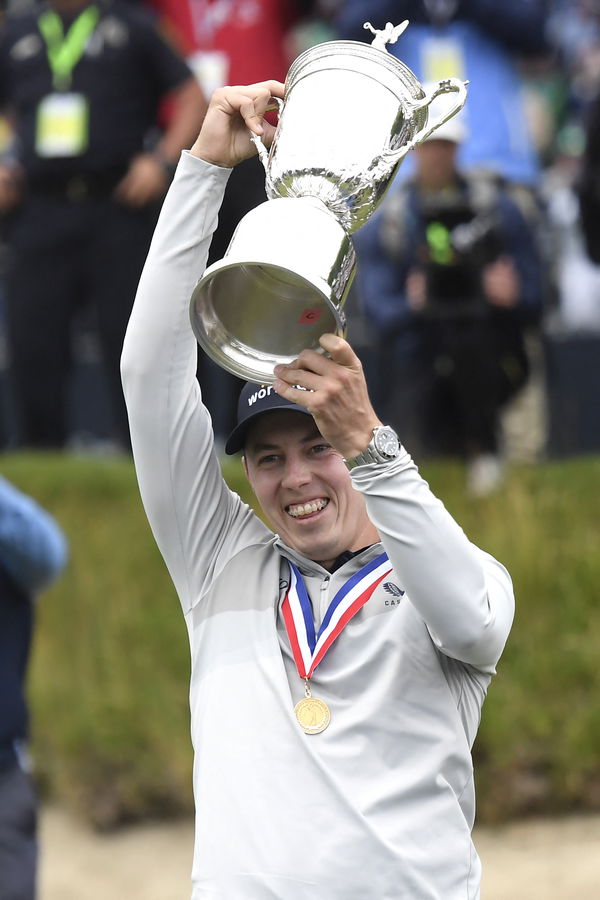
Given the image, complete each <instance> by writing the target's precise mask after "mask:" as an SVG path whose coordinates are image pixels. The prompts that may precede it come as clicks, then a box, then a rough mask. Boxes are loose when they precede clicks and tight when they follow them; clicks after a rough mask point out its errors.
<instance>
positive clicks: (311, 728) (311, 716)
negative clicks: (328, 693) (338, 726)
mask: <svg viewBox="0 0 600 900" xmlns="http://www.w3.org/2000/svg"><path fill="white" fill-rule="evenodd" d="M294 711H295V713H296V718H297V719H298V722H299V724H300V727H301V728H302V730H303V731H304V732H306V734H318V733H319V732H320V731H325V729H326V728H327V726H328V725H329V720H330V719H331V713H330V712H329V707H328V706H327V704H326V703H325V702H324V701H323V700H317V698H316V697H305V698H304V699H303V700H300V702H299V703H296V706H295V707H294Z"/></svg>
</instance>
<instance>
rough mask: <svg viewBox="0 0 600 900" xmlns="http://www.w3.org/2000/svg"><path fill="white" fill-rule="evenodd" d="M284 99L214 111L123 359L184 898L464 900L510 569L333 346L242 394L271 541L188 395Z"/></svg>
mask: <svg viewBox="0 0 600 900" xmlns="http://www.w3.org/2000/svg"><path fill="white" fill-rule="evenodd" d="M378 52H379V51H378ZM283 97H284V86H283V85H282V84H280V83H278V82H265V83H262V84H257V85H250V86H245V87H227V88H223V89H221V90H219V91H217V92H216V93H215V95H214V96H213V98H212V100H211V102H210V105H209V109H208V112H207V114H206V118H205V121H204V124H203V127H202V130H201V132H200V135H199V137H198V139H197V141H196V143H195V144H194V146H193V147H192V149H191V151H190V152H189V153H188V152H184V153H183V154H182V158H181V160H180V163H179V167H178V171H177V174H176V176H175V179H174V182H173V185H172V187H171V189H170V191H169V194H168V196H167V198H166V201H165V204H164V207H163V210H162V214H161V217H160V221H159V224H158V226H157V229H156V232H155V236H154V240H153V243H152V247H151V249H150V252H149V255H148V259H147V262H146V266H145V269H144V273H143V275H142V278H141V281H140V286H139V290H138V294H137V298H136V301H135V306H134V310H133V313H132V316H131V320H130V324H129V329H128V333H127V337H126V340H125V346H124V351H123V359H122V373H123V383H124V390H125V396H126V400H127V404H128V409H129V416H130V425H131V434H132V444H133V453H134V459H135V464H136V468H137V473H138V480H139V484H140V490H141V494H142V499H143V502H144V505H145V509H146V512H147V515H148V518H149V521H150V524H151V527H152V529H153V533H154V536H155V538H156V541H157V543H158V545H159V547H160V550H161V552H162V554H163V556H164V559H165V561H166V563H167V566H168V568H169V571H170V573H171V576H172V578H173V582H174V584H175V587H176V589H177V592H178V595H179V598H180V601H181V604H182V607H183V611H184V616H185V621H186V624H187V628H188V634H189V639H190V647H191V656H192V674H191V690H190V704H191V720H192V739H193V744H194V748H195V763H194V794H195V801H196V806H197V821H196V838H195V853H194V863H193V872H192V882H193V891H192V896H193V898H196V900H200V898H207V900H208V898H217V897H220V898H227V900H238V898H244V900H266V898H277V900H396V898H410V900H418V898H422V900H425V898H432V900H433V898H443V900H453V898H456V900H458V898H461V900H464V898H467V897H469V898H472V900H473V898H477V897H479V881H480V864H479V859H478V856H477V853H476V851H475V848H474V846H473V844H472V840H471V829H472V825H473V819H474V786H473V770H472V760H471V753H470V748H471V746H472V743H473V740H474V738H475V734H476V730H477V727H478V723H479V718H480V711H481V706H482V703H483V700H484V697H485V694H486V690H487V687H488V684H489V682H490V680H491V678H492V675H493V674H494V672H495V666H496V663H497V661H498V659H499V657H500V654H501V652H502V649H503V647H504V643H505V641H506V638H507V635H508V633H509V630H510V627H511V622H512V617H513V603H514V601H513V594H512V587H511V582H510V578H509V576H508V573H507V572H506V570H505V569H504V568H503V566H502V565H501V564H499V563H498V562H496V561H495V560H494V559H493V558H492V557H490V556H489V555H488V554H486V553H485V552H483V551H481V550H479V549H478V548H477V547H475V546H474V545H473V544H472V543H470V541H469V540H468V539H467V537H466V536H465V534H464V533H463V531H462V530H461V529H460V527H459V526H458V525H457V524H456V523H455V522H454V520H453V519H452V518H451V516H450V515H449V514H448V512H447V511H446V510H445V509H444V507H443V505H442V503H441V502H440V501H439V500H438V499H437V498H436V497H434V495H433V494H432V493H431V491H430V490H429V487H428V485H427V484H426V482H425V481H424V480H423V479H422V478H421V476H420V475H419V472H418V470H417V467H416V465H415V463H414V462H413V461H412V459H411V457H410V456H409V454H408V453H407V452H406V451H405V450H404V449H403V447H402V445H401V443H400V441H399V439H398V437H397V435H396V434H395V433H394V432H393V431H392V429H390V428H388V427H387V426H386V425H385V424H384V423H382V422H381V421H380V419H379V418H378V416H377V413H376V412H375V410H374V409H373V407H372V405H371V402H370V399H369V395H368V391H367V386H366V383H365V379H364V376H363V372H362V368H361V365H360V362H359V360H358V358H357V356H356V354H355V353H354V351H353V350H352V348H351V347H350V345H349V344H348V343H347V342H346V341H345V340H344V338H343V337H342V336H341V334H339V333H337V334H335V333H323V334H322V335H321V336H320V338H319V340H318V342H317V343H316V345H315V346H312V345H311V346H308V347H306V348H305V349H302V350H301V351H300V352H299V353H298V354H297V355H295V356H294V357H293V358H292V359H288V358H287V357H286V355H285V354H283V360H284V361H283V362H281V363H275V366H271V370H273V369H274V371H271V373H270V374H271V378H270V382H269V381H268V379H265V380H264V382H263V383H253V382H252V380H250V381H249V382H248V384H247V385H246V386H245V387H244V389H243V390H242V393H241V396H240V403H239V411H238V424H237V426H236V428H235V429H234V431H233V432H232V434H231V435H230V437H229V440H228V443H227V451H228V452H230V453H234V452H237V451H239V450H241V451H242V452H243V462H244V467H245V471H246V474H247V477H248V479H249V482H250V484H251V486H252V488H253V490H254V493H255V495H256V498H257V501H258V503H259V504H260V507H261V509H262V511H263V513H264V516H265V518H267V519H268V520H269V521H270V523H271V525H272V528H273V530H271V528H269V527H267V525H265V524H264V522H263V521H262V520H261V519H260V518H258V517H257V516H256V515H255V514H254V513H253V512H252V511H251V510H250V509H249V508H248V507H247V506H246V505H245V504H244V503H243V502H242V501H241V500H240V498H239V497H238V496H237V495H236V494H234V493H233V492H232V491H230V489H229V488H228V487H227V485H226V484H225V482H224V480H223V478H222V475H221V471H220V466H219V461H218V457H217V455H216V453H215V452H214V445H213V435H212V430H211V423H210V417H209V415H208V413H207V411H206V409H205V408H204V407H203V405H202V400H201V396H200V388H199V385H198V383H197V381H196V378H195V372H196V349H197V346H196V341H195V339H194V332H193V331H192V328H191V326H190V313H189V304H190V296H191V295H192V294H193V293H194V291H195V286H196V283H197V278H198V273H199V272H200V273H201V272H202V268H203V266H204V264H205V260H206V256H207V253H208V247H209V243H210V239H211V234H212V233H213V231H214V228H215V226H216V222H217V213H218V208H219V205H220V202H221V199H222V196H223V191H224V188H225V185H226V182H227V179H228V176H229V173H230V171H231V168H232V167H233V166H234V165H235V164H236V163H238V162H240V161H241V160H242V159H245V158H248V157H249V156H251V155H252V154H254V153H255V152H256V141H254V140H251V137H250V134H251V135H252V137H253V138H259V139H260V143H261V144H262V145H263V146H265V145H266V146H269V145H271V142H272V140H273V136H274V133H275V129H274V127H273V126H272V125H270V124H269V123H268V122H267V121H266V120H265V119H264V116H265V113H266V111H267V109H268V108H269V107H271V106H272V103H273V98H280V99H281V98H283ZM363 115H364V113H363V110H360V109H357V113H356V123H355V124H356V126H357V127H358V126H359V125H361V127H364V128H367V127H368V124H367V123H366V122H365V123H364V124H363V123H361V122H360V120H361V119H362V118H363ZM249 132H250V134H249ZM313 139H314V140H315V141H318V140H319V134H313ZM268 202H272V201H268ZM274 202H278V201H274ZM251 278H252V275H251V274H248V279H249V280H251ZM290 280H291V279H290V278H289V277H288V278H287V282H286V283H289V282H290ZM235 299H236V301H237V303H238V304H239V305H240V316H243V305H244V296H243V294H242V295H240V296H237V297H236V298H235ZM282 302H283V303H285V296H284V297H283V299H282ZM192 316H193V314H192ZM257 327H258V326H257ZM268 327H269V323H268V322H266V323H265V329H268ZM274 355H275V356H276V353H275V351H274ZM255 357H256V358H257V359H258V358H259V357H260V354H258V353H257V354H255ZM252 364H253V363H252ZM249 365H250V364H249ZM258 381H259V380H257V382H258Z"/></svg>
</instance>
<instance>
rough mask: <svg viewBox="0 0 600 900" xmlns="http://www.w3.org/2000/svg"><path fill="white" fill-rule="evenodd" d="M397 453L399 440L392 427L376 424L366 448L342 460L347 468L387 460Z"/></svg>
mask: <svg viewBox="0 0 600 900" xmlns="http://www.w3.org/2000/svg"><path fill="white" fill-rule="evenodd" d="M399 455H400V440H399V439H398V435H397V434H396V432H395V431H394V429H393V428H390V426H389V425H378V426H377V427H376V428H374V429H373V437H372V438H371V440H370V441H369V444H368V446H367V448H366V449H365V450H363V451H362V453H359V454H358V455H357V456H353V457H352V459H345V460H344V462H345V463H346V466H347V467H348V468H349V469H354V468H356V466H366V465H369V463H384V462H389V461H390V460H391V459H396V457H397V456H399Z"/></svg>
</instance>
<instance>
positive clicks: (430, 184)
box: [359, 116, 543, 495]
mask: <svg viewBox="0 0 600 900" xmlns="http://www.w3.org/2000/svg"><path fill="white" fill-rule="evenodd" d="M463 138H464V127H463V125H462V123H461V121H460V117H458V118H457V117H456V116H455V117H454V118H452V119H450V120H449V121H448V122H446V123H445V124H444V125H442V126H441V127H440V128H439V129H438V130H437V131H435V132H434V134H433V136H432V138H430V139H429V140H428V141H426V142H425V143H423V144H422V145H420V146H419V147H418V148H417V149H416V150H415V151H414V155H415V162H416V172H415V175H414V176H413V177H412V178H411V179H410V180H408V181H406V182H405V183H403V184H402V185H400V187H398V188H395V189H393V190H392V191H391V192H390V193H389V194H388V196H387V197H386V199H385V201H384V203H383V205H382V209H381V212H380V214H379V215H378V216H377V218H376V219H375V220H374V223H373V225H374V227H372V228H370V229H369V232H368V237H367V240H363V241H361V245H360V246H359V254H360V260H361V262H360V265H359V276H362V282H361V284H360V289H361V300H362V303H363V305H364V308H365V313H366V316H367V318H368V321H369V323H370V325H371V327H372V329H373V331H374V340H375V343H376V345H377V350H378V352H377V353H376V354H375V356H376V358H377V360H378V366H379V369H378V372H377V373H374V374H375V381H376V382H377V386H376V391H377V392H378V394H379V397H378V402H379V403H380V405H381V407H382V408H383V409H384V418H385V417H386V416H387V419H388V420H389V421H391V422H392V423H393V424H395V425H396V426H397V427H398V428H401V429H402V433H403V435H404V441H405V444H406V445H407V446H408V448H409V450H410V451H411V452H412V453H415V454H419V455H421V456H455V457H459V458H462V459H464V460H465V461H466V462H467V479H468V481H467V486H468V488H469V490H470V492H471V493H472V494H474V495H484V494H487V493H489V492H490V491H492V490H494V489H495V488H497V487H498V486H499V484H500V483H501V481H502V475H503V465H502V453H501V447H500V443H501V442H500V441H499V435H498V430H499V415H500V412H501V410H502V408H503V406H504V405H505V404H506V403H507V401H508V400H509V399H511V398H512V397H513V396H514V395H515V394H516V393H517V391H518V390H519V389H520V388H521V387H522V386H523V385H524V383H525V381H526V380H527V376H528V371H529V366H528V360H527V352H526V349H525V343H524V333H525V330H526V329H527V327H528V326H531V325H535V323H536V322H537V321H538V320H539V316H540V312H541V306H542V296H543V286H542V285H543V282H542V270H541V263H540V259H539V254H538V250H537V247H536V241H535V237H534V234H533V232H532V230H531V227H530V226H529V225H528V224H527V222H526V220H525V218H524V216H523V214H522V213H521V211H520V210H519V208H518V207H517V206H516V204H515V203H514V202H513V201H512V200H511V199H510V197H509V195H508V193H507V191H506V190H505V189H504V188H503V186H502V183H501V182H500V181H499V180H498V179H497V178H494V177H493V176H490V175H481V174H477V175H473V176H469V175H466V174H463V173H461V172H460V171H459V169H458V167H457V162H456V158H457V152H458V148H459V145H460V142H461V141H462V140H463ZM375 223H376V224H375ZM366 231H367V230H366V229H365V232H366Z"/></svg>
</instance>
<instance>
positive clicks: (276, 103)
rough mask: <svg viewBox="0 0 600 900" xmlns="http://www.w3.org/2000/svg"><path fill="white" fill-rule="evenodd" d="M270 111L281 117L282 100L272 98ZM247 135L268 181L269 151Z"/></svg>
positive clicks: (255, 138) (256, 137) (257, 140)
mask: <svg viewBox="0 0 600 900" xmlns="http://www.w3.org/2000/svg"><path fill="white" fill-rule="evenodd" d="M432 99H433V98H432ZM271 109H276V110H277V112H278V114H279V115H281V113H282V112H283V100H282V99H281V97H273V98H272V100H271V103H269V105H268V106H267V112H268V111H269V110H271ZM249 133H250V140H251V141H252V143H253V144H254V146H255V147H256V150H257V152H258V158H259V159H260V161H261V163H262V164H263V167H264V170H265V172H266V173H267V181H270V178H269V151H268V150H267V148H266V147H265V145H264V144H263V142H262V138H261V137H260V135H258V134H254V132H253V131H250V132H249Z"/></svg>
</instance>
